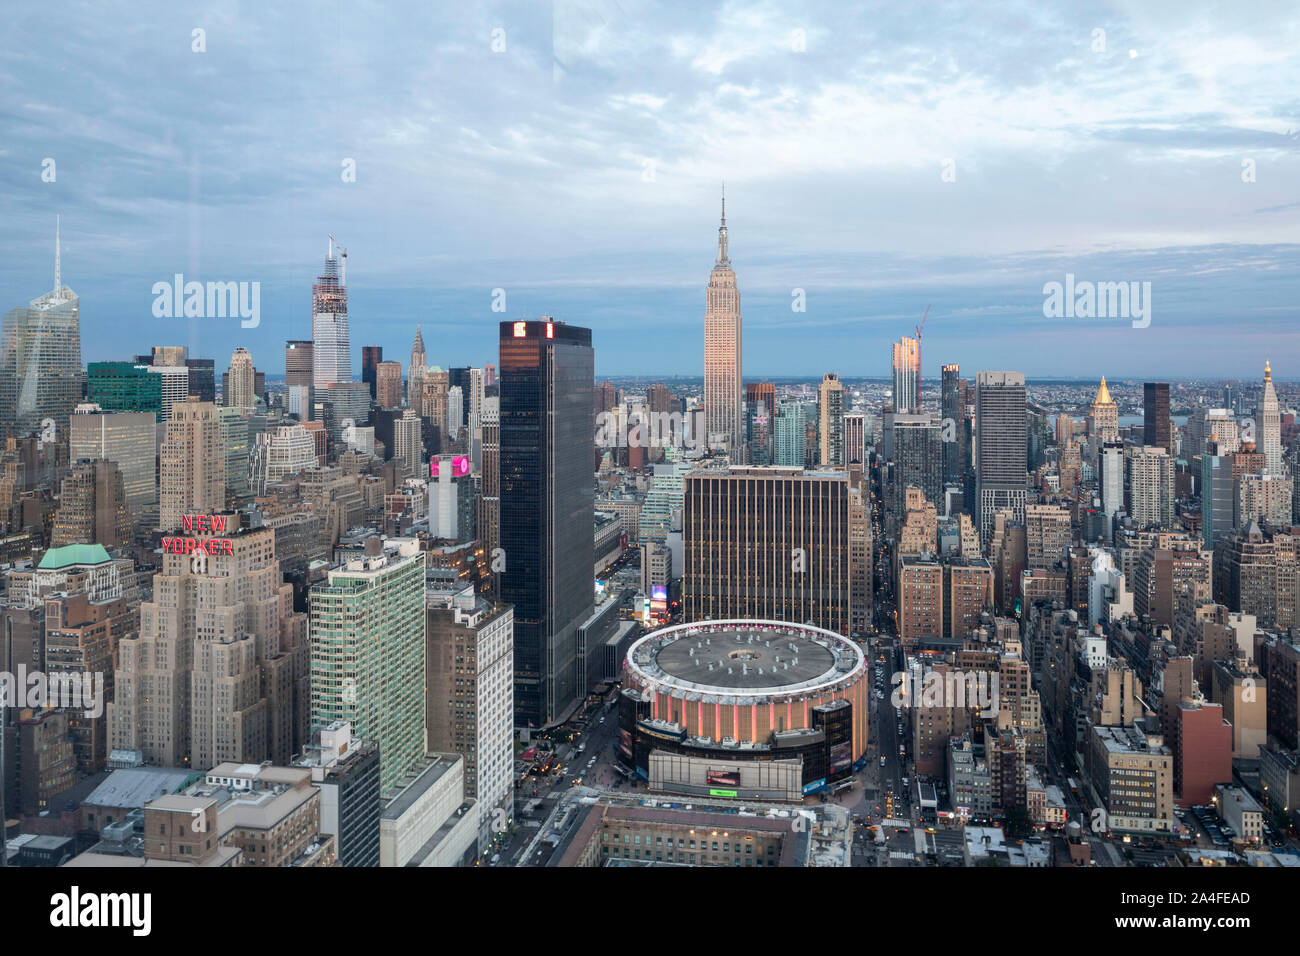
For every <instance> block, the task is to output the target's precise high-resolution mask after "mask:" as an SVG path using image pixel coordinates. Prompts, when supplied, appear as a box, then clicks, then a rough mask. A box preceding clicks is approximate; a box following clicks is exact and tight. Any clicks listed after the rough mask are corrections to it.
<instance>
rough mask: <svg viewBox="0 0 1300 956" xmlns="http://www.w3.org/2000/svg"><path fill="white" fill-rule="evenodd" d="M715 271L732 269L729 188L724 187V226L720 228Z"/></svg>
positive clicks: (714, 265) (724, 185)
mask: <svg viewBox="0 0 1300 956" xmlns="http://www.w3.org/2000/svg"><path fill="white" fill-rule="evenodd" d="M713 268H715V269H730V268H731V256H730V255H729V254H728V252H727V186H726V184H725V183H724V184H723V186H722V225H720V226H719V227H718V261H717V262H715V263H714V264H713Z"/></svg>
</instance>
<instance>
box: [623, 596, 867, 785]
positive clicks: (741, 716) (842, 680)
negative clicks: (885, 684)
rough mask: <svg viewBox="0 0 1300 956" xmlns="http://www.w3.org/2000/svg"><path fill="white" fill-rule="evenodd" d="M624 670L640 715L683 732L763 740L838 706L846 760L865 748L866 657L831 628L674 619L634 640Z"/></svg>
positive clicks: (821, 718) (803, 727)
mask: <svg viewBox="0 0 1300 956" xmlns="http://www.w3.org/2000/svg"><path fill="white" fill-rule="evenodd" d="M626 668H627V669H626V679H625V681H624V686H625V687H626V688H629V689H633V690H634V691H635V692H636V695H637V697H638V698H639V699H640V700H641V701H642V702H643V707H642V708H641V712H642V714H644V716H645V718H646V719H649V720H651V721H662V722H666V723H668V724H671V725H674V726H676V727H679V728H681V731H682V733H683V735H684V737H687V738H692V739H695V740H711V741H715V742H718V743H728V744H732V745H740V746H745V745H750V746H755V745H763V746H767V745H771V744H772V743H773V741H774V738H775V739H778V740H779V739H780V738H781V737H782V736H783V735H788V734H792V733H794V734H797V733H799V732H807V731H813V730H817V729H819V728H821V727H822V726H823V725H824V724H825V723H826V721H827V719H828V718H827V716H826V715H827V714H828V713H831V712H837V713H840V714H841V715H842V719H843V720H846V721H847V723H848V726H847V727H846V728H845V729H846V730H847V731H848V733H847V735H846V736H847V738H848V739H846V740H845V741H844V742H845V743H847V744H849V747H847V748H845V749H847V750H849V751H851V752H850V753H849V754H847V756H849V757H850V758H851V760H852V761H853V762H856V761H858V760H859V759H860V758H861V757H862V756H863V755H864V754H865V753H866V749H867V709H868V695H869V693H870V689H869V684H868V682H867V680H866V674H867V665H866V659H865V658H864V657H863V654H862V651H861V650H860V649H859V648H858V646H857V645H856V644H855V643H854V642H852V641H850V640H849V639H847V638H845V637H842V636H840V635H839V634H836V633H834V632H833V631H827V630H824V629H822V628H819V627H813V626H811V625H806V624H791V623H789V622H785V621H765V620H720V621H700V622H695V623H690V624H678V625H675V626H673V627H666V628H663V629H661V630H658V631H655V632H654V633H652V634H649V635H647V636H646V637H643V638H641V639H640V640H638V641H637V642H636V643H634V644H633V645H632V646H631V647H630V648H629V649H628V653H627V665H626ZM840 702H845V703H847V704H848V705H851V706H845V703H840Z"/></svg>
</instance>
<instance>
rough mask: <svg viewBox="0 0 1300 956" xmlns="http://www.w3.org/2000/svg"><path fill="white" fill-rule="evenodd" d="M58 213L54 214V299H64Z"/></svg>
mask: <svg viewBox="0 0 1300 956" xmlns="http://www.w3.org/2000/svg"><path fill="white" fill-rule="evenodd" d="M60 218H62V217H60V216H59V214H58V213H55V214H54V297H55V298H56V299H61V298H63V296H62V294H61V292H62V289H63V263H62V258H63V251H62V247H61V246H60V244H59V220H60Z"/></svg>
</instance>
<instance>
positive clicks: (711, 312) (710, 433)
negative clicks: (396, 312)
mask: <svg viewBox="0 0 1300 956" xmlns="http://www.w3.org/2000/svg"><path fill="white" fill-rule="evenodd" d="M705 302H706V307H705V311H704V420H705V423H704V428H705V433H706V441H707V442H708V446H709V447H710V448H717V449H720V450H722V451H724V452H726V453H727V454H728V455H730V456H731V460H732V462H733V463H743V457H744V436H745V416H744V404H743V398H744V393H743V390H742V387H741V354H742V349H741V320H740V290H739V289H738V288H737V287H736V273H735V272H733V271H732V268H731V255H730V252H729V250H728V248H727V199H726V197H725V196H724V197H723V199H722V225H721V226H719V227H718V257H717V260H716V261H715V262H714V264H713V271H712V272H711V273H710V274H709V287H708V291H707V293H706V296H705ZM504 374H505V370H504V369H502V375H503V376H504Z"/></svg>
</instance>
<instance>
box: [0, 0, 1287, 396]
mask: <svg viewBox="0 0 1300 956" xmlns="http://www.w3.org/2000/svg"><path fill="white" fill-rule="evenodd" d="M1264 7H1265V8H1266V9H1265V10H1263V11H1258V13H1259V15H1258V16H1256V17H1252V18H1246V17H1242V16H1239V15H1237V14H1235V13H1232V12H1230V11H1228V10H1226V9H1223V10H1221V11H1219V12H1212V11H1210V10H1200V9H1196V8H1193V9H1191V10H1188V9H1187V8H1185V7H1184V6H1183V5H1179V4H1174V3H1154V4H1119V5H1101V4H1097V5H1095V7H1093V8H1092V9H1091V11H1090V12H1085V13H1079V12H1077V11H1071V12H1068V13H1067V12H1063V11H1056V10H1044V9H1038V8H1036V7H1034V6H1032V5H1028V4H1024V5H1012V6H1010V7H999V8H998V9H996V10H988V9H985V8H983V7H980V8H979V10H978V17H973V16H972V14H973V13H974V12H975V11H974V8H973V7H972V6H971V5H969V4H952V5H945V6H944V7H940V8H935V11H934V12H932V13H930V14H927V15H926V16H924V17H917V16H915V15H909V14H908V13H907V12H905V11H901V10H885V11H883V12H882V13H881V14H879V15H876V14H871V15H868V14H866V13H861V12H847V11H843V10H840V9H839V8H838V7H837V6H836V5H834V4H830V3H826V4H814V5H812V6H811V7H810V8H804V7H802V6H800V7H796V6H794V5H792V4H779V3H770V4H766V5H764V6H761V7H758V8H753V7H748V6H747V7H744V8H741V7H735V6H730V5H725V6H723V7H722V8H720V9H718V10H697V9H692V8H673V7H665V6H662V5H652V4H644V3H635V2H623V3H617V4H616V3H613V2H609V3H602V2H591V3H556V4H554V5H547V4H531V3H530V4H523V3H518V4H515V3H508V4H492V5H487V6H484V7H481V8H475V9H472V10H438V11H433V10H431V9H429V8H426V7H424V6H417V5H414V4H410V5H407V4H402V5H399V6H398V7H397V8H396V9H389V8H377V9H366V10H364V11H361V10H356V9H353V8H349V7H346V6H343V5H341V4H339V5H336V6H334V7H332V8H328V7H327V8H325V10H324V11H322V10H321V8H320V7H319V5H317V4H289V5H285V6H283V7H277V8H275V9H274V10H257V11H252V12H248V11H244V12H241V13H235V12H232V11H230V10H229V9H228V8H225V7H223V6H220V5H199V6H197V7H196V8H194V9H185V10H178V9H174V8H172V7H171V6H169V5H166V4H161V3H146V4H142V5H141V13H142V16H141V17H140V18H139V20H140V22H147V23H149V24H150V26H149V27H148V28H141V27H139V26H134V25H129V24H127V23H124V22H117V21H115V20H113V19H112V18H109V17H106V16H104V15H103V14H101V13H100V12H98V11H97V10H96V8H95V7H94V6H92V5H90V4H72V5H67V6H64V7H60V8H58V9H54V10H46V9H36V8H33V9H32V10H30V11H24V12H21V13H15V14H13V15H12V22H11V29H10V31H9V35H8V37H7V39H6V40H4V41H0V45H3V46H4V47H5V52H6V56H5V57H4V59H3V61H0V94H3V96H4V99H5V102H6V104H7V106H8V109H7V116H6V118H5V120H4V123H5V126H6V127H7V129H6V133H7V135H6V136H5V137H3V143H4V145H2V146H0V182H3V185H4V195H5V197H6V201H5V204H4V219H5V221H6V222H7V223H8V226H9V228H7V229H6V230H5V232H4V235H3V236H0V311H3V310H8V309H11V308H14V307H18V306H21V305H25V304H26V303H27V302H28V301H29V300H31V299H33V298H36V297H37V296H39V295H41V294H43V293H45V292H47V291H49V288H50V286H51V284H52V281H53V245H54V217H55V214H56V213H61V214H62V216H63V225H62V239H63V277H64V281H65V282H66V283H67V284H68V285H69V286H70V287H71V288H72V289H74V290H75V291H76V292H77V294H78V295H79V296H80V299H81V305H82V318H81V322H82V337H83V358H84V360H85V361H88V362H89V361H99V360H104V359H126V358H130V357H131V356H132V355H133V354H135V352H136V351H137V350H138V349H143V348H145V347H146V345H147V344H160V345H163V344H180V345H187V346H188V347H189V348H190V353H191V355H195V356H203V357H209V358H213V359H215V360H216V363H217V366H218V368H223V367H224V366H225V364H226V362H227V361H228V360H229V356H230V353H231V352H232V351H233V350H234V348H235V347H236V346H238V345H242V346H244V347H245V348H247V349H248V350H249V351H250V352H251V353H252V355H253V358H254V361H255V362H256V364H257V367H258V368H259V369H263V370H265V371H268V372H272V373H278V372H280V371H282V369H283V347H284V341H285V340H286V339H293V338H307V337H309V336H310V331H311V315H310V302H311V283H312V281H313V279H314V278H315V276H316V275H317V274H318V273H319V272H320V269H321V265H322V262H323V259H324V253H325V247H326V241H327V240H326V236H327V235H328V234H331V233H332V234H333V235H335V236H337V237H338V238H339V239H340V241H341V242H342V244H343V245H345V246H347V247H348V250H349V262H348V266H349V268H348V283H349V305H350V316H351V326H352V352H353V364H354V369H355V368H359V364H360V348H361V346H362V345H371V344H377V345H381V346H383V348H384V355H385V358H391V359H397V360H400V361H401V362H402V363H403V371H404V373H405V370H406V362H407V358H408V357H409V354H410V346H411V340H412V338H413V336H414V333H415V326H416V324H417V323H419V324H421V325H422V327H423V329H424V336H425V341H426V344H427V347H428V355H429V361H430V362H431V363H433V364H439V365H443V366H444V367H447V366H453V365H468V364H482V363H484V362H489V361H494V358H495V347H496V328H497V322H499V321H500V320H501V319H503V318H524V317H529V318H535V317H538V316H540V315H544V314H545V315H553V316H555V317H556V318H558V319H561V320H563V321H566V322H570V323H573V324H577V325H583V326H588V327H590V328H591V329H592V330H593V336H594V345H595V350H596V362H597V374H598V375H602V376H610V375H632V374H641V375H654V374H665V375H666V374H673V373H677V374H683V375H698V374H701V373H702V369H703V316H704V289H705V285H706V283H707V281H708V275H709V270H710V268H711V266H712V263H713V259H714V253H715V251H716V236H717V233H716V229H717V216H718V203H717V197H718V191H719V186H720V183H721V181H722V180H724V179H725V180H726V183H727V193H728V200H729V201H728V210H727V212H728V226H729V231H730V239H731V255H732V261H733V264H734V267H735V270H736V275H737V282H738V286H739V288H740V291H741V295H742V302H743V307H742V315H743V320H744V326H745V343H744V344H745V350H744V368H745V376H746V378H747V379H749V378H755V377H760V376H783V375H784V376H793V375H799V376H819V375H820V374H821V373H822V372H824V371H827V370H834V371H837V372H839V373H840V374H841V375H842V376H843V377H846V378H851V377H854V376H870V377H883V376H885V375H886V374H887V372H888V366H889V346H890V343H891V342H893V341H894V340H896V339H897V338H898V337H900V336H902V335H909V334H911V333H912V329H913V326H914V325H915V323H916V322H917V321H919V319H920V316H921V314H922V312H923V311H924V310H925V307H926V306H927V304H929V305H931V309H930V313H929V318H928V320H927V324H926V328H925V347H924V351H923V357H924V362H925V364H924V368H923V374H924V377H925V379H926V380H927V381H934V380H936V379H937V377H938V372H939V366H940V364H942V363H944V362H958V363H960V364H961V365H962V367H963V372H965V371H966V370H967V369H969V370H971V371H972V372H973V371H974V370H975V369H977V368H1013V369H1018V370H1022V371H1024V372H1025V373H1026V375H1027V376H1028V377H1029V378H1031V379H1032V378H1034V377H1042V378H1051V377H1064V378H1089V377H1092V376H1093V375H1100V374H1103V373H1104V374H1106V375H1107V376H1108V377H1110V378H1114V379H1121V378H1140V377H1145V378H1162V379H1173V378H1191V377H1202V378H1218V377H1230V378H1241V379H1246V380H1255V379H1258V378H1259V377H1260V375H1261V374H1262V368H1263V363H1264V360H1265V359H1270V360H1271V361H1272V363H1273V367H1274V370H1275V373H1276V377H1277V378H1278V379H1279V380H1282V381H1286V380H1294V379H1296V378H1300V360H1294V361H1293V357H1295V356H1300V349H1297V348H1296V346H1297V344H1298V337H1300V332H1298V331H1297V330H1296V323H1295V321H1294V320H1295V318H1296V307H1295V303H1296V301H1297V300H1298V299H1300V283H1297V281H1296V278H1295V276H1296V272H1297V266H1300V244H1297V239H1298V238H1300V229H1298V228H1297V212H1300V200H1298V199H1297V196H1296V194H1295V186H1294V184H1295V183H1296V182H1297V181H1300V177H1298V175H1297V174H1298V173H1300V157H1298V155H1297V152H1298V150H1300V133H1297V130H1300V103H1298V102H1297V99H1296V96H1295V93H1294V90H1295V89H1297V88H1300V84H1297V80H1300V53H1297V50H1300V42H1297V41H1300V19H1298V18H1297V17H1296V15H1295V12H1294V10H1293V9H1292V8H1290V7H1289V6H1287V5H1283V4H1265V5H1264ZM1085 10H1087V8H1085ZM945 12H948V13H950V14H952V15H951V16H945V15H944V13H945ZM958 13H964V14H965V16H958V15H957V14H958ZM1265 13H1267V15H1265ZM972 23H974V24H978V25H976V26H972ZM419 24H423V25H424V26H423V27H421V26H419ZM958 24H960V25H958ZM195 28H201V29H203V30H204V31H205V34H204V45H205V50H204V52H201V53H198V52H193V50H192V46H193V43H194V41H193V39H192V31H193V30H194V29H195ZM1098 29H1102V30H1105V49H1104V50H1095V49H1094V46H1095V44H1096V36H1095V34H1094V31H1095V30H1098ZM494 30H504V34H503V36H502V38H501V39H502V40H503V42H504V49H503V50H501V51H500V52H494V50H493V44H494V39H495V38H494V35H493V31H494ZM50 31H58V32H59V34H60V35H61V36H64V37H66V42H67V47H66V49H67V50H69V51H75V55H64V56H61V57H59V58H50V57H48V56H45V55H43V53H42V52H41V51H42V44H41V43H40V42H39V41H40V38H41V37H44V36H49V35H50ZM795 31H803V34H802V36H803V42H804V49H803V50H802V51H799V50H796V49H795V47H796V46H797V45H798V43H797V39H796V34H795ZM862 37H868V38H870V39H869V40H868V41H867V42H863V40H862V39H861V38H862ZM1026 50H1034V51H1037V55H1033V56H1027V55H1026V54H1025V51H1026ZM1130 51H1131V52H1130ZM399 64H400V67H399V66H398V65H399ZM485 75H488V76H492V77H493V81H492V82H490V83H489V82H484V81H483V77H484V76H485ZM92 158H93V159H92ZM46 159H53V160H54V162H55V168H56V170H57V174H56V177H55V179H54V181H53V182H46V181H43V180H42V169H43V162H44V160H46ZM949 160H951V161H952V164H951V166H948V165H946V164H947V163H948V161H949ZM1246 160H1249V161H1251V163H1252V167H1251V168H1252V169H1253V171H1254V174H1255V176H1254V181H1253V182H1247V181H1244V180H1243V172H1244V171H1245V168H1244V167H1243V162H1244V161H1246ZM348 161H354V163H355V170H356V181H355V182H345V181H343V178H344V177H343V176H341V175H340V171H341V169H343V168H344V164H345V163H346V162H348ZM945 170H948V171H950V172H951V174H952V177H955V178H954V179H953V181H944V172H945ZM178 272H179V273H183V274H184V275H185V277H186V278H187V279H196V280H199V281H237V282H238V281H249V282H252V281H256V282H260V283H261V321H260V325H259V326H258V327H257V328H255V329H241V328H240V325H239V322H238V320H232V319H157V318H154V316H153V315H152V313H151V311H150V307H151V304H152V302H153V295H152V293H151V288H152V286H153V284H154V283H155V282H158V281H167V282H170V281H171V279H172V277H173V275H174V274H175V273H178ZM1067 273H1072V274H1074V275H1076V276H1077V277H1078V278H1079V279H1081V280H1085V279H1086V280H1092V281H1138V282H1145V281H1149V282H1151V283H1152V290H1153V293H1152V294H1153V300H1152V305H1153V311H1152V321H1151V325H1150V327H1149V328H1145V329H1134V328H1132V327H1131V325H1130V323H1129V322H1128V321H1127V320H1124V319H1048V318H1044V316H1043V311H1042V307H1043V301H1044V295H1043V291H1042V288H1043V285H1044V283H1047V282H1061V281H1063V280H1064V278H1065V276H1066V274H1067ZM498 288H499V289H504V290H505V293H506V309H505V311H504V312H494V311H492V302H493V290H494V289H498ZM795 289H802V290H803V291H804V295H805V297H806V311H804V312H793V311H792V310H791V302H792V291H793V290H795ZM128 323H129V325H128ZM1081 332H1084V333H1086V334H1083V335H1081V334H1080V333H1081ZM128 333H129V334H128Z"/></svg>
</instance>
